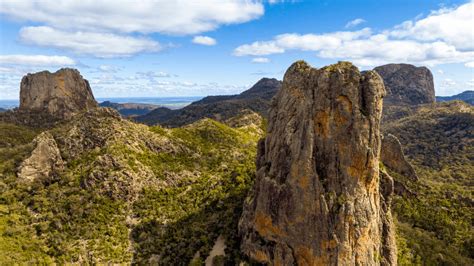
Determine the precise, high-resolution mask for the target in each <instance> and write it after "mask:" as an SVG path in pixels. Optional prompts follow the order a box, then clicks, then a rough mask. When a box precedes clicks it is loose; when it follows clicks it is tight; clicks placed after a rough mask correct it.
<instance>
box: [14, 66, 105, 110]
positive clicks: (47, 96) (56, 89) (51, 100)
mask: <svg viewBox="0 0 474 266" xmlns="http://www.w3.org/2000/svg"><path fill="white" fill-rule="evenodd" d="M97 106H98V105H97V102H96V101H95V99H94V96H93V95H92V90H91V88H90V86H89V82H88V81H87V80H85V79H84V78H83V77H82V76H81V74H80V73H79V71H77V70H76V69H70V68H63V69H60V70H58V71H56V72H55V73H50V72H49V71H42V72H38V73H35V74H28V75H26V76H24V77H23V79H22V80H21V86H20V108H19V110H20V111H29V112H36V113H38V112H41V113H47V114H48V115H50V116H52V117H54V118H58V119H68V118H70V117H71V116H72V115H74V114H75V113H77V112H81V111H87V110H90V109H92V108H95V107H97Z"/></svg>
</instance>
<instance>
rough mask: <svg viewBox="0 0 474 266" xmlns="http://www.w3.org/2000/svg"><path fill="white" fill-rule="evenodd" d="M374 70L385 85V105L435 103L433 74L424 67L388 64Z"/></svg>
mask: <svg viewBox="0 0 474 266" xmlns="http://www.w3.org/2000/svg"><path fill="white" fill-rule="evenodd" d="M374 70H375V71H376V72H377V73H378V74H379V75H380V76H381V77H382V79H383V81H384V83H385V89H386V91H387V96H386V97H385V105H400V104H408V105H414V104H423V103H434V102H435V90H434V83H433V74H431V71H430V70H429V69H428V68H426V67H416V66H413V65H409V64H388V65H383V66H378V67H376V68H374Z"/></svg>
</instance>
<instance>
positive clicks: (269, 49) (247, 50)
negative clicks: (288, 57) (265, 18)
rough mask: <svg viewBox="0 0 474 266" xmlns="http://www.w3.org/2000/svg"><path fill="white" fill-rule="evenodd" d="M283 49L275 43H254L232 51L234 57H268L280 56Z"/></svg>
mask: <svg viewBox="0 0 474 266" xmlns="http://www.w3.org/2000/svg"><path fill="white" fill-rule="evenodd" d="M284 52H285V49H284V48H282V47H278V45H277V44H276V43H275V42H272V41H269V42H254V43H252V44H244V45H241V46H239V47H237V48H236V49H235V50H234V55H235V56H245V55H256V56H259V55H269V54H281V53H284Z"/></svg>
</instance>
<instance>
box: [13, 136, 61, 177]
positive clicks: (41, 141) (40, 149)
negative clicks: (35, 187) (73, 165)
mask: <svg viewBox="0 0 474 266" xmlns="http://www.w3.org/2000/svg"><path fill="white" fill-rule="evenodd" d="M33 145H34V146H35V148H34V150H33V151H32V152H31V155H30V157H28V158H27V159H26V160H24V161H23V162H22V163H21V165H20V167H19V169H18V170H19V171H18V177H19V178H20V179H21V180H24V181H32V180H36V179H40V178H48V177H50V175H51V174H52V173H53V172H54V171H55V170H59V169H61V168H62V167H63V166H64V162H63V160H62V158H61V153H60V152H59V149H58V146H57V144H56V141H55V140H54V138H53V136H52V135H51V133H49V132H43V133H41V134H39V135H38V136H37V137H36V138H35V139H34V140H33Z"/></svg>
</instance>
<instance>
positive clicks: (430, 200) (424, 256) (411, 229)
mask: <svg viewBox="0 0 474 266" xmlns="http://www.w3.org/2000/svg"><path fill="white" fill-rule="evenodd" d="M384 129H385V131H388V132H390V133H392V134H394V135H396V136H397V137H399V139H400V141H401V143H402V145H403V146H404V150H405V153H406V155H407V157H408V158H409V160H410V161H411V162H412V163H413V165H414V166H415V168H416V170H417V173H418V176H419V177H420V180H419V181H417V182H413V181H410V180H408V179H405V178H404V177H402V176H399V175H396V174H395V173H391V174H392V175H394V176H395V177H396V179H397V180H398V181H400V182H401V183H402V184H404V185H405V186H406V189H407V190H408V191H410V192H411V193H412V195H411V196H409V195H408V194H410V193H408V194H407V195H406V196H404V197H402V196H397V197H396V198H395V201H394V206H393V208H394V210H395V214H396V218H397V221H398V222H397V229H398V248H399V263H400V264H401V265H414V264H415V265H473V264H474V237H473V236H474V228H473V222H474V212H473V207H474V200H473V192H474V190H473V183H472V182H473V177H474V164H473V162H474V143H473V142H474V108H472V106H469V105H467V104H465V103H462V102H450V103H441V104H436V105H433V106H431V105H429V106H422V107H419V108H418V109H417V110H414V111H412V113H411V114H410V115H408V116H405V117H401V118H399V119H396V120H392V121H389V122H387V123H386V124H385V125H384Z"/></svg>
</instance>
